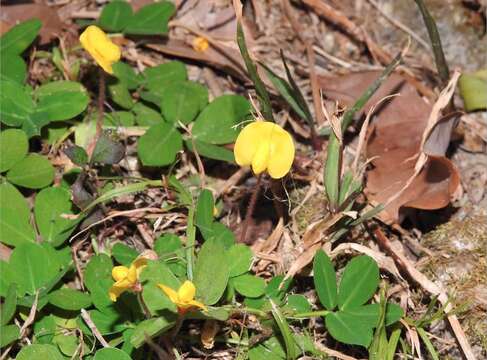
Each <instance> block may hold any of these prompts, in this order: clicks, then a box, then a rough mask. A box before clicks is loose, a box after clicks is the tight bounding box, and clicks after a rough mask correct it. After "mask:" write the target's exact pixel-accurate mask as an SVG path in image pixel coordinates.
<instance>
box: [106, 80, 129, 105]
mask: <svg viewBox="0 0 487 360" xmlns="http://www.w3.org/2000/svg"><path fill="white" fill-rule="evenodd" d="M107 83H108V93H109V94H110V97H111V98H112V100H113V102H114V103H115V104H117V105H119V106H121V107H122V108H124V109H127V110H130V109H132V107H133V106H134V99H132V95H130V92H129V89H128V88H127V85H125V84H124V83H123V82H122V81H120V80H117V79H115V78H109V79H108V81H107Z"/></svg>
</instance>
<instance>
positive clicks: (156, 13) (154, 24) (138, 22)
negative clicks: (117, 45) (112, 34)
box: [124, 1, 176, 35]
mask: <svg viewBox="0 0 487 360" xmlns="http://www.w3.org/2000/svg"><path fill="white" fill-rule="evenodd" d="M175 12H176V7H175V6H174V4H173V3H170V2H168V1H161V2H158V3H154V4H150V5H146V6H144V7H143V8H142V9H140V10H139V11H137V12H136V13H135V14H134V15H133V16H132V17H131V18H130V21H129V22H128V24H127V27H126V28H125V29H124V33H125V34H133V35H166V34H167V31H168V27H167V23H168V22H169V19H170V18H171V16H173V15H174V14H175Z"/></svg>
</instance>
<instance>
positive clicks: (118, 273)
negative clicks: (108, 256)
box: [112, 266, 129, 281]
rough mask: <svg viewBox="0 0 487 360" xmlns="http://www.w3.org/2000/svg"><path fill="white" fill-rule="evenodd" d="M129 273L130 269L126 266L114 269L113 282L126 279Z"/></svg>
mask: <svg viewBox="0 0 487 360" xmlns="http://www.w3.org/2000/svg"><path fill="white" fill-rule="evenodd" d="M128 273H129V269H128V268H127V267H126V266H115V267H114V268H113V269H112V277H113V280H115V281H120V280H122V279H125V278H126V277H127V274H128Z"/></svg>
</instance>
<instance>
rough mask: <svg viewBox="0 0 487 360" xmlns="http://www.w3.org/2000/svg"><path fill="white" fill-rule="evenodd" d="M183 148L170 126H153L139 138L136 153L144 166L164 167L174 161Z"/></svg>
mask: <svg viewBox="0 0 487 360" xmlns="http://www.w3.org/2000/svg"><path fill="white" fill-rule="evenodd" d="M182 148H183V139H182V137H181V134H180V133H179V131H178V130H177V129H176V128H175V127H174V125H172V124H168V123H166V122H163V123H160V124H158V125H154V126H152V127H150V128H149V130H147V132H146V133H145V134H144V135H142V136H141V137H140V138H139V141H138V145H137V152H138V154H139V158H140V160H141V161H142V164H144V166H166V165H170V164H172V163H173V162H174V160H176V155H177V153H178V152H179V151H181V150H182Z"/></svg>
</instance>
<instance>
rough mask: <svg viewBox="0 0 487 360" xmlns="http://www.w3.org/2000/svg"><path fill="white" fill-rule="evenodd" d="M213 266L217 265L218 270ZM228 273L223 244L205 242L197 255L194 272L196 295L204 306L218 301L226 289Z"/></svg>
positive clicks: (211, 241) (213, 241) (214, 241)
mask: <svg viewBox="0 0 487 360" xmlns="http://www.w3.org/2000/svg"><path fill="white" fill-rule="evenodd" d="M215 264H218V270H217V269H216V268H215ZM229 272H230V269H229V264H228V258H227V255H226V251H225V248H224V246H223V244H222V243H221V242H218V241H216V240H214V239H210V240H207V241H206V242H205V243H204V244H203V246H202V247H201V249H200V251H199V253H198V258H197V260H196V264H195V270H194V284H195V286H196V293H197V295H198V298H199V299H200V300H202V301H203V303H204V304H205V305H213V304H216V303H217V302H218V300H220V298H221V297H222V295H223V293H224V292H225V289H226V287H227V283H228V278H229Z"/></svg>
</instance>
